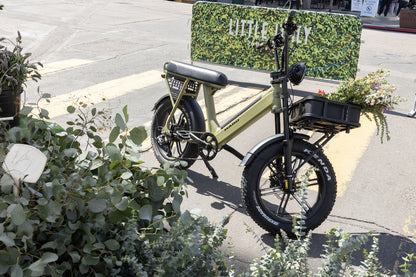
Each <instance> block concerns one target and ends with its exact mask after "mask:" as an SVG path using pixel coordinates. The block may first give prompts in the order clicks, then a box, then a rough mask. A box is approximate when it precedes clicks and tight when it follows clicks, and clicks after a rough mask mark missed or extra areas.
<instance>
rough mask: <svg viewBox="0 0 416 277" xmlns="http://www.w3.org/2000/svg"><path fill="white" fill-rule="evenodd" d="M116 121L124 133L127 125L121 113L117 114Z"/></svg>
mask: <svg viewBox="0 0 416 277" xmlns="http://www.w3.org/2000/svg"><path fill="white" fill-rule="evenodd" d="M114 120H115V122H116V125H117V127H119V128H120V130H121V131H124V130H125V129H126V123H125V122H124V119H123V118H122V117H121V115H120V114H119V113H117V114H116V118H115V119H114Z"/></svg>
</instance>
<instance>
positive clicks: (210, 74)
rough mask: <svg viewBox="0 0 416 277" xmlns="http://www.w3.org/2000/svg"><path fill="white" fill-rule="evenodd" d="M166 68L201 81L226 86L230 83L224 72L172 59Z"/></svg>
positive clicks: (171, 71)
mask: <svg viewBox="0 0 416 277" xmlns="http://www.w3.org/2000/svg"><path fill="white" fill-rule="evenodd" d="M165 70H166V71H168V72H170V73H173V74H175V73H176V74H179V75H182V76H186V77H189V78H191V79H196V80H199V81H201V82H207V83H212V84H215V85H220V86H226V85H227V84H228V78H227V76H225V74H224V73H222V72H219V71H215V70H211V69H207V68H203V67H199V66H194V65H190V64H187V63H182V62H177V61H171V62H169V63H168V64H166V65H165Z"/></svg>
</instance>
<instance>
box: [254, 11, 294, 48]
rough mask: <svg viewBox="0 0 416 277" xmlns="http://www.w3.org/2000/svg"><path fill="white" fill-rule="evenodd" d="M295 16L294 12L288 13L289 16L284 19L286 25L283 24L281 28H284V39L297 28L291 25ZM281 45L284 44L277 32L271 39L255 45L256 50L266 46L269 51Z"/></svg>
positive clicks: (280, 34)
mask: <svg viewBox="0 0 416 277" xmlns="http://www.w3.org/2000/svg"><path fill="white" fill-rule="evenodd" d="M295 14H296V12H295V11H290V12H289V15H288V17H287V19H286V23H284V24H283V26H284V27H283V28H284V32H285V37H286V38H287V37H288V36H291V35H292V34H293V32H294V31H295V30H296V28H297V26H296V24H294V23H293V18H294V17H295ZM286 38H285V39H286ZM283 43H284V39H283V37H282V32H279V33H278V34H276V35H275V36H273V37H272V38H270V39H268V40H266V41H263V42H262V43H257V44H256V49H261V48H263V47H265V46H268V47H269V48H270V49H275V48H278V47H281V46H283Z"/></svg>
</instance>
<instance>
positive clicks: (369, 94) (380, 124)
mask: <svg viewBox="0 0 416 277" xmlns="http://www.w3.org/2000/svg"><path fill="white" fill-rule="evenodd" d="M387 76H389V71H386V70H383V69H379V70H377V71H376V72H373V73H370V74H368V75H367V76H364V77H360V78H358V79H356V80H353V79H350V80H349V81H348V82H344V83H341V85H340V86H339V87H338V89H337V90H336V91H335V92H332V93H330V94H325V92H323V91H321V90H320V91H319V92H318V93H319V94H321V95H324V96H325V97H327V98H328V99H330V100H335V101H340V102H345V103H351V104H356V105H360V106H361V114H364V115H365V116H366V117H367V118H368V119H369V120H372V119H373V120H374V122H375V123H376V125H377V135H380V139H381V142H383V137H384V136H385V137H386V138H387V140H389V139H390V135H389V129H388V125H387V120H386V116H385V114H384V113H385V111H387V110H392V109H393V108H394V106H395V105H397V104H398V103H399V102H402V101H405V100H406V99H404V98H402V97H400V96H398V95H394V94H393V92H394V91H395V89H396V87H395V86H394V85H392V84H390V83H389V82H388V81H387V79H386V77H387Z"/></svg>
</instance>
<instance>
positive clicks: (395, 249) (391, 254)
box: [261, 233, 416, 274]
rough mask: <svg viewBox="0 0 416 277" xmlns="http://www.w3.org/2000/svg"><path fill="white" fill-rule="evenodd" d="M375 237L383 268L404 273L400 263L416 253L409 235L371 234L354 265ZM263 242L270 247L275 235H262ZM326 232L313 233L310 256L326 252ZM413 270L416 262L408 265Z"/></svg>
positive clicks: (315, 268)
mask: <svg viewBox="0 0 416 277" xmlns="http://www.w3.org/2000/svg"><path fill="white" fill-rule="evenodd" d="M363 234H364V233H351V235H352V236H360V235H363ZM373 237H376V238H378V240H379V241H378V246H379V252H378V254H377V257H378V259H379V264H380V266H381V267H382V269H383V270H386V271H387V272H386V273H388V274H402V272H401V270H400V267H399V266H400V265H402V264H403V263H404V260H403V258H404V257H406V255H407V254H410V253H416V243H414V242H413V241H412V240H410V239H409V238H407V237H404V236H400V235H393V234H390V233H373V234H372V235H371V236H369V240H368V242H367V243H366V244H365V245H363V246H362V247H361V248H360V249H358V250H356V251H355V252H354V254H353V256H352V257H353V259H352V263H351V264H352V265H353V266H360V265H362V263H361V262H362V261H363V260H364V256H363V253H364V252H363V251H364V250H366V251H367V252H370V251H371V246H372V244H373V239H372V238H373ZM261 238H262V241H263V243H265V244H266V245H268V246H270V247H274V245H275V236H273V235H271V234H264V235H262V236H261ZM327 240H328V239H327V237H326V234H317V233H312V238H311V244H310V249H309V251H308V257H309V258H314V259H319V258H322V257H321V255H322V254H323V253H325V248H324V245H325V244H327ZM280 242H281V245H282V249H284V247H285V244H284V242H283V240H282V239H280ZM323 266H324V265H323V262H322V260H319V261H315V262H314V265H313V266H311V268H310V270H313V271H314V272H315V271H316V270H317V269H318V268H319V267H323ZM408 269H409V270H410V271H411V272H416V264H413V265H412V266H410V267H408Z"/></svg>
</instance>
